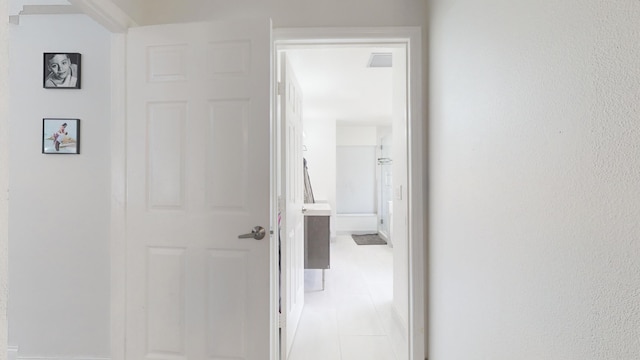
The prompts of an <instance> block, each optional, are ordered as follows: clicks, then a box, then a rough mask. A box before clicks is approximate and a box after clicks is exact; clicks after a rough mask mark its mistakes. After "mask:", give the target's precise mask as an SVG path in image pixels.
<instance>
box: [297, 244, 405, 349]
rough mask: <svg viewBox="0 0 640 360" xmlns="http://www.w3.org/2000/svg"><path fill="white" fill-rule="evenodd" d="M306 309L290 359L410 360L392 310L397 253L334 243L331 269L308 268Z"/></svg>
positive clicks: (385, 249)
mask: <svg viewBox="0 0 640 360" xmlns="http://www.w3.org/2000/svg"><path fill="white" fill-rule="evenodd" d="M304 295H305V306H304V310H303V311H302V317H301V319H300V324H299V325H298V330H297V332H296V336H295V338H294V341H293V346H292V348H291V353H290V354H289V360H362V359H367V360H407V359H408V355H407V342H406V336H405V335H404V334H403V333H404V330H402V326H400V325H399V321H398V320H397V316H396V315H395V313H394V310H393V303H392V301H393V249H392V248H390V247H388V246H386V245H356V243H355V242H354V241H353V239H352V238H351V236H348V235H347V236H338V237H337V239H336V242H334V243H331V269H329V270H326V272H325V290H324V291H323V290H322V271H321V270H305V294H304Z"/></svg>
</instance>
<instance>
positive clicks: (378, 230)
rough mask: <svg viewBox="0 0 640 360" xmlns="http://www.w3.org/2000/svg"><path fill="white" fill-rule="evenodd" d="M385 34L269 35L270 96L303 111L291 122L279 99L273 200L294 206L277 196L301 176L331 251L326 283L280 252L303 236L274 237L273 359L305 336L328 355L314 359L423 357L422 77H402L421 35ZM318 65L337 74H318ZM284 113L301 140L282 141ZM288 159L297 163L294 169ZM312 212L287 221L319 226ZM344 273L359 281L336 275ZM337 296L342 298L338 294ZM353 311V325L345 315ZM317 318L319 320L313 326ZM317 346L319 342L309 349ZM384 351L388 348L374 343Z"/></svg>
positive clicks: (291, 355) (412, 68) (410, 68)
mask: <svg viewBox="0 0 640 360" xmlns="http://www.w3.org/2000/svg"><path fill="white" fill-rule="evenodd" d="M312 31H313V30H311V32H312ZM316 31H318V32H320V33H322V31H323V30H316ZM325 31H326V30H325ZM387 31H388V32H387V33H385V31H384V30H381V31H380V32H374V33H371V30H369V31H364V32H363V31H361V30H360V31H359V30H352V31H351V32H349V31H346V32H345V34H342V35H336V34H335V33H333V34H331V36H327V37H326V38H318V33H315V35H313V36H309V35H310V34H311V32H309V30H306V31H305V30H299V29H296V30H276V41H275V48H274V50H275V54H276V56H277V57H276V59H275V61H274V63H275V64H276V69H277V71H275V74H277V79H278V82H279V84H278V87H277V88H278V93H279V95H280V97H283V96H284V97H287V98H293V99H294V100H293V103H292V105H291V106H292V107H296V106H298V107H300V109H296V110H297V112H298V114H297V115H295V114H294V112H290V111H289V110H287V109H286V106H287V105H286V104H285V102H283V101H278V100H277V102H278V104H279V105H280V106H279V107H278V109H279V110H277V119H278V120H277V121H278V125H279V130H278V134H280V136H281V137H280V139H279V141H277V143H278V144H279V145H280V148H279V150H280V155H281V156H278V157H277V158H278V159H279V160H280V167H279V169H280V171H278V172H277V173H278V174H280V179H285V180H284V181H283V182H279V184H280V185H281V186H279V189H280V193H279V200H280V201H278V203H279V204H282V203H283V202H284V203H286V204H289V205H291V207H295V206H296V205H293V204H294V202H291V201H288V200H286V199H287V193H290V194H291V193H293V194H295V193H297V190H292V189H297V188H299V187H297V186H296V185H295V183H296V182H299V183H301V184H302V186H304V179H305V176H306V175H307V174H309V180H310V183H311V187H312V189H313V190H312V191H311V193H312V194H313V197H314V202H315V203H320V204H326V208H328V209H329V210H328V211H329V212H328V214H329V216H328V219H329V224H330V226H329V238H330V244H331V245H330V247H331V251H330V253H331V255H330V258H331V260H330V261H328V263H327V264H326V267H327V268H328V269H331V270H328V271H329V274H330V275H328V276H327V280H326V285H325V274H324V270H322V272H320V271H318V270H321V269H324V268H322V267H313V266H304V267H302V265H303V262H302V261H296V260H295V259H294V258H295V257H296V256H297V255H295V254H296V251H295V250H292V249H293V248H291V249H289V248H288V247H287V246H291V243H298V244H306V241H307V240H308V239H307V238H308V237H310V236H309V232H308V231H307V230H303V231H301V232H298V235H295V232H294V230H293V229H294V228H298V229H299V227H298V226H293V227H292V226H290V225H287V227H285V229H286V231H285V232H284V234H285V236H282V235H283V234H282V233H281V240H282V243H281V249H282V251H283V252H282V255H283V257H282V259H283V260H284V261H283V262H282V277H281V278H282V280H283V281H282V282H281V293H280V294H281V300H283V301H282V302H281V303H280V305H281V308H280V310H281V312H280V313H281V319H280V325H281V331H280V334H281V342H280V349H281V356H280V359H292V360H295V359H296V358H295V356H298V355H296V351H297V352H298V353H299V352H300V349H304V347H305V346H306V345H304V344H302V343H304V342H305V341H307V342H309V341H308V340H309V339H314V338H315V339H317V341H315V343H316V344H315V346H319V347H322V348H323V349H325V350H326V351H328V352H327V353H324V354H322V356H321V357H324V358H328V357H327V356H332V355H331V353H330V352H331V351H332V349H333V350H334V351H335V350H337V354H338V356H340V353H341V352H342V353H344V352H345V351H346V352H348V351H349V349H354V348H356V349H357V347H358V346H360V347H361V348H363V349H364V348H369V350H371V349H372V348H373V349H378V348H379V351H382V352H387V353H388V354H389V358H390V359H399V360H404V359H423V358H424V353H425V350H424V348H425V340H424V339H425V336H424V291H423V289H424V285H425V283H424V276H423V269H424V264H423V261H424V260H423V259H424V257H423V246H422V243H423V240H422V239H423V231H422V221H421V219H422V216H421V215H422V213H423V209H422V205H421V199H422V177H421V176H422V165H421V161H420V159H421V156H422V155H421V152H422V127H421V123H420V118H421V112H420V111H418V110H419V109H421V106H420V104H419V103H420V101H419V98H417V99H418V100H416V98H415V96H416V95H417V94H419V93H420V84H416V83H419V82H420V81H419V80H418V79H420V77H415V78H413V80H412V76H411V75H415V74H416V73H418V74H419V64H420V60H419V59H420V57H419V55H418V54H419V52H418V51H416V47H417V48H419V41H418V40H419V33H418V34H416V33H415V31H412V29H395V30H390V31H389V30H387ZM399 34H402V36H398V35H399ZM416 44H418V45H417V46H416ZM389 60H390V61H389ZM376 61H377V63H376ZM380 61H381V62H380ZM353 62H355V63H358V64H357V65H355V66H357V67H359V68H357V69H355V68H351V69H349V68H348V66H347V64H348V63H353ZM285 63H287V64H288V65H287V66H289V67H290V69H286V67H285ZM394 63H395V67H394ZM326 64H333V66H334V68H332V69H331V68H329V69H324V68H323V67H324V65H326ZM325 71H328V72H329V73H326V72H325ZM283 73H286V75H284V77H283ZM358 76H360V78H358ZM285 78H286V79H290V78H295V79H296V82H298V83H299V85H298V86H299V87H298V88H296V86H295V85H289V84H288V80H285ZM357 85H362V86H361V87H358V86H357ZM416 89H417V91H416ZM412 96H413V97H414V98H412ZM301 99H304V100H301ZM412 100H413V101H412ZM296 104H298V105H296ZM358 105H360V107H358ZM300 110H301V111H300ZM288 116H293V117H296V116H299V117H300V118H301V119H300V126H301V127H302V129H300V133H301V139H300V140H292V139H290V138H288V136H289V137H290V136H292V135H291V134H293V133H295V131H292V130H291V128H289V127H288V126H289V125H288V124H289V123H288V122H287V120H288ZM283 129H285V130H283ZM286 129H288V130H286ZM291 144H297V145H294V146H297V147H294V148H292V147H291ZM287 152H297V153H298V156H292V155H291V154H289V155H287ZM302 158H304V164H305V166H308V172H305V173H304V175H303V173H302V171H300V177H299V179H298V178H297V176H291V175H292V174H291V173H290V172H291V171H293V172H295V173H296V174H297V172H298V171H299V170H298V169H302V161H299V160H298V159H300V160H301V159H302ZM287 161H295V162H300V164H299V165H300V167H299V168H298V167H296V166H291V165H290V164H288V163H287ZM288 169H291V170H288ZM416 171H418V172H416ZM302 207H303V208H305V207H308V208H309V209H311V211H315V208H316V207H314V206H309V204H304V205H303V206H302ZM286 208H287V205H284V207H281V208H280V209H279V213H280V214H281V215H282V216H283V219H284V220H283V223H285V224H286V223H287V218H288V215H287V214H289V210H290V209H286ZM283 209H285V211H283ZM305 210H306V209H305ZM325 210H326V209H325ZM322 214H326V213H322ZM313 215H317V214H315V213H314V214H309V213H307V214H306V216H304V218H305V220H304V221H302V220H299V219H298V220H294V221H296V222H303V223H304V224H305V225H308V224H309V223H308V220H307V219H317V218H316V217H315V216H313ZM314 231H315V230H314ZM361 233H366V234H375V235H378V237H379V238H382V240H383V241H386V243H387V245H386V246H367V245H356V244H355V242H354V241H353V239H352V237H351V235H352V234H361ZM305 234H306V235H307V236H306V237H305V236H304V235H305ZM296 236H297V238H296ZM303 237H304V238H303ZM299 247H304V249H302V250H301V251H298V252H297V254H301V255H298V256H302V257H304V259H305V260H308V259H307V257H308V256H309V254H308V253H307V249H306V248H307V246H306V245H305V246H302V245H301V246H299ZM374 249H376V250H374ZM377 250H381V251H377ZM353 259H356V260H358V259H359V260H360V261H355V262H353V261H351V260H353ZM332 262H333V263H332ZM305 263H307V264H308V262H305ZM360 265H364V268H362V267H358V266H360ZM296 266H297V267H296ZM365 268H366V269H365ZM345 270H347V271H351V273H352V274H355V275H356V276H353V277H352V276H348V275H347V276H343V275H345V274H347V273H346V272H343V271H345ZM338 273H341V274H342V275H340V274H338ZM300 284H301V286H302V289H303V295H302V297H303V298H304V297H306V298H307V302H309V303H311V304H313V305H316V306H315V307H314V306H312V305H309V306H305V305H301V304H299V303H298V304H294V303H295V302H296V300H297V301H299V300H300V297H299V296H300V295H299V290H300V287H299V286H300ZM368 285H370V286H368ZM340 288H342V290H340ZM358 289H359V290H358ZM340 291H343V292H346V293H348V294H349V296H341V295H337V293H339V292H340ZM303 304H304V301H303ZM317 305H319V306H320V308H322V307H323V306H324V307H325V309H327V308H329V309H330V310H329V311H330V312H331V311H333V313H334V314H335V315H334V317H333V319H332V318H331V317H328V318H326V316H324V315H326V314H324V315H322V314H321V312H317V311H316V310H317V309H318V306H317ZM332 306H333V308H332ZM294 308H295V311H294ZM305 309H306V313H305ZM363 309H364V310H367V309H368V310H371V312H370V313H373V314H384V319H379V318H378V319H376V318H373V317H370V316H369V317H368V316H366V315H364V314H366V313H367V311H360V310H363ZM354 314H356V316H355V318H354V317H352V316H350V315H354ZM314 317H315V318H316V319H315V320H318V319H317V318H318V317H325V319H322V320H321V322H320V323H316V324H312V325H310V322H313V321H314V320H313V319H314ZM354 322H355V323H354ZM358 322H359V324H358ZM323 324H324V325H323ZM325 325H326V326H325ZM333 325H335V326H333ZM389 325H391V326H389ZM309 328H314V329H316V330H309ZM320 328H322V330H320ZM392 328H393V329H392ZM416 330H418V331H416ZM322 331H324V333H322ZM332 332H335V334H333V336H332V335H330V334H331V333H332ZM363 335H370V336H369V337H367V336H363ZM383 336H385V337H386V338H383ZM322 338H324V339H325V340H326V341H327V342H328V343H325V344H322V343H318V342H320V341H322V340H320V339H322ZM305 339H306V340H305ZM354 339H355V340H356V341H352V340H354ZM363 340H364V341H365V343H362V341H363ZM376 340H377V341H376ZM381 340H382V341H381ZM366 341H369V343H372V344H375V345H376V346H373V347H370V346H368V345H367V344H368V343H366ZM359 343H360V344H359ZM294 344H295V345H294ZM384 344H386V345H388V346H382V347H379V345H384ZM292 349H293V351H292ZM308 351H312V350H311V349H308ZM356 351H357V350H356ZM376 351H378V350H376ZM360 354H362V352H360ZM306 355H307V356H309V354H308V353H307V354H306ZM318 355H320V354H318ZM331 358H334V357H331ZM337 358H340V357H337Z"/></svg>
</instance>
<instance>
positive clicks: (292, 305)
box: [280, 53, 304, 360]
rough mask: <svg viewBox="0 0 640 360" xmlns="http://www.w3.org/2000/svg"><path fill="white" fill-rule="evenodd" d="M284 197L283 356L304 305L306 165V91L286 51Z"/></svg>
mask: <svg viewBox="0 0 640 360" xmlns="http://www.w3.org/2000/svg"><path fill="white" fill-rule="evenodd" d="M280 55H281V56H280V84H281V85H280V89H281V93H280V117H281V119H280V123H281V127H282V128H281V144H282V164H283V166H282V174H281V191H280V193H281V194H282V195H281V196H283V197H284V202H283V203H284V208H283V210H282V212H283V214H284V218H283V221H284V224H283V226H282V229H283V230H282V231H283V234H282V235H283V240H282V241H283V244H282V249H283V251H282V264H283V267H282V268H283V273H282V279H284V284H283V285H281V289H282V293H283V294H284V295H283V298H282V300H283V301H282V311H283V314H284V317H285V321H284V325H285V326H284V327H285V328H284V329H283V331H282V332H281V336H282V338H281V349H283V350H282V356H281V359H283V360H285V359H286V358H287V356H288V354H289V351H290V350H291V345H292V344H293V338H294V336H295V333H296V330H297V328H298V323H299V322H300V316H301V315H302V308H303V307H304V216H303V214H302V208H303V206H304V168H303V165H304V164H303V158H302V91H301V90H300V85H299V84H298V80H297V79H296V77H295V74H294V72H293V69H292V68H291V66H290V65H289V63H288V62H287V58H286V54H285V53H282V54H280Z"/></svg>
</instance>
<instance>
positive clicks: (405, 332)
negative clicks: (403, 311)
mask: <svg viewBox="0 0 640 360" xmlns="http://www.w3.org/2000/svg"><path fill="white" fill-rule="evenodd" d="M391 309H393V311H391V314H393V315H392V316H391V317H392V318H393V322H394V323H395V324H396V326H398V327H399V328H400V330H401V332H400V334H402V336H407V335H408V334H409V332H408V329H409V325H408V324H406V323H405V322H404V320H402V316H400V313H399V312H398V309H397V308H396V305H395V304H392V305H391ZM405 340H408V339H405Z"/></svg>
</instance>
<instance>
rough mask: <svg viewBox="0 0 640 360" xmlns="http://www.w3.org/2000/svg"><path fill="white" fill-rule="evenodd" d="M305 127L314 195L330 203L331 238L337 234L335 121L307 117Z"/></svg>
mask: <svg viewBox="0 0 640 360" xmlns="http://www.w3.org/2000/svg"><path fill="white" fill-rule="evenodd" d="M302 128H303V129H304V133H305V138H304V139H303V142H304V145H305V146H306V147H307V151H305V152H304V153H303V156H304V157H305V158H306V159H307V166H308V168H309V179H310V181H311V188H312V189H313V195H314V198H315V199H316V202H318V201H327V202H328V203H329V205H331V219H330V222H331V223H330V227H331V238H332V239H335V237H336V225H335V219H336V121H335V120H333V119H317V118H305V119H304V120H303V124H302Z"/></svg>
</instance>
